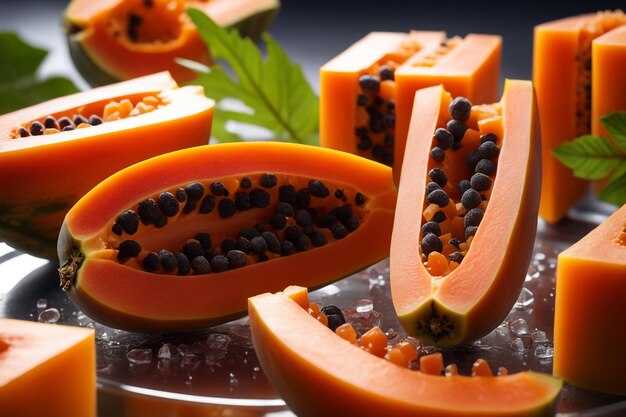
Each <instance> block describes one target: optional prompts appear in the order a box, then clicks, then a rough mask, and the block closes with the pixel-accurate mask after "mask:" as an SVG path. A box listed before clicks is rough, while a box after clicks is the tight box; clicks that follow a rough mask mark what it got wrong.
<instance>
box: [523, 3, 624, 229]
mask: <svg viewBox="0 0 626 417" xmlns="http://www.w3.org/2000/svg"><path fill="white" fill-rule="evenodd" d="M624 24H626V16H625V15H624V13H623V12H622V11H620V10H616V11H606V12H598V13H593V14H585V15H580V16H574V17H569V18H565V19H560V20H555V21H553V22H548V23H543V24H540V25H538V26H536V27H535V31H534V46H533V81H534V83H535V86H536V89H537V102H538V106H539V113H540V117H541V136H542V154H543V161H542V165H543V166H542V171H543V180H542V193H541V204H540V208H539V214H540V216H541V217H542V218H543V219H544V220H545V221H547V222H549V223H556V222H557V221H559V220H560V219H562V218H563V217H564V216H565V215H566V214H567V211H568V210H569V209H570V207H571V206H572V205H573V204H575V203H576V202H577V201H578V200H579V199H580V198H581V197H583V196H584V195H585V194H586V193H587V191H588V188H589V182H588V181H585V180H582V179H580V178H576V177H575V176H574V175H573V173H572V172H571V170H570V169H569V168H567V167H566V166H564V165H562V164H561V163H560V162H559V161H558V160H557V159H556V158H555V157H554V156H553V155H552V150H553V149H554V148H555V147H557V146H558V145H560V144H561V143H563V142H567V141H571V140H573V139H574V138H576V137H577V136H581V135H585V134H589V133H591V134H594V135H597V134H600V135H603V136H605V137H607V136H606V131H605V130H604V129H603V128H602V126H601V124H600V121H599V118H600V117H601V116H604V115H606V114H608V113H610V112H612V111H616V110H623V109H624V108H625V107H624V106H626V99H624V97H623V94H621V91H622V89H620V88H619V86H620V85H623V83H624V81H623V77H622V76H621V74H622V73H619V72H614V71H619V68H620V67H621V68H623V57H624V55H623V53H624V52H623V51H622V53H621V54H622V55H620V54H619V53H618V54H615V52H614V51H615V49H614V46H607V45H603V44H604V42H605V40H604V39H606V40H607V41H608V43H609V44H614V43H615V42H616V41H617V43H618V44H620V43H621V45H622V47H621V48H622V49H623V45H624V36H623V35H621V36H620V35H615V37H614V38H613V37H612V35H611V33H612V32H613V31H615V30H617V31H618V32H619V31H621V29H619V27H621V26H623V25H624ZM604 36H607V38H604ZM596 43H598V45H597V46H596ZM594 50H595V51H596V52H595V55H596V56H598V60H597V61H596V60H595V58H594V52H593V51H594ZM609 51H610V52H609ZM616 74H618V75H617V76H616ZM607 138H608V137H607Z"/></svg>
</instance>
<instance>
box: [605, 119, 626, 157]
mask: <svg viewBox="0 0 626 417" xmlns="http://www.w3.org/2000/svg"><path fill="white" fill-rule="evenodd" d="M600 122H601V123H602V125H603V126H604V128H605V129H606V131H607V132H609V135H611V137H612V138H613V140H614V141H615V143H617V144H618V145H619V146H620V148H622V151H624V152H626V112H614V113H610V114H607V115H605V116H602V117H600Z"/></svg>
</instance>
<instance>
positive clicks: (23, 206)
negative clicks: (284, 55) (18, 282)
mask: <svg viewBox="0 0 626 417" xmlns="http://www.w3.org/2000/svg"><path fill="white" fill-rule="evenodd" d="M213 106H214V102H213V100H210V99H208V98H206V97H205V96H204V94H203V91H202V88H198V87H194V86H189V87H182V88H177V86H176V83H175V82H174V80H173V79H172V77H171V76H170V75H169V74H167V73H159V74H155V75H151V76H148V77H142V78H138V79H135V80H132V81H127V82H124V83H119V84H115V85H111V86H107V87H102V88H99V89H94V90H91V91H85V92H81V93H77V94H74V95H70V96H66V97H61V98H58V99H54V100H50V101H48V102H45V103H42V104H38V105H35V106H32V107H29V108H26V109H23V110H19V111H16V112H13V113H9V114H6V115H3V116H1V117H0V132H2V133H0V177H1V178H2V181H0V236H2V239H3V240H4V241H6V242H7V243H8V244H10V245H11V246H14V247H15V248H16V249H21V250H24V251H26V252H29V253H31V254H33V255H37V256H42V257H46V258H49V259H56V242H57V238H58V234H59V229H60V228H61V223H63V217H64V216H65V214H66V213H67V211H68V210H69V209H70V207H72V205H73V204H74V203H76V201H78V199H79V198H80V197H82V196H83V195H84V194H85V193H86V192H87V191H89V190H90V189H91V188H92V187H93V186H95V185H96V184H98V182H100V181H102V180H103V179H104V178H106V177H107V176H109V175H111V174H112V173H114V172H116V171H118V170H120V169H122V168H124V167H126V166H128V165H131V164H133V163H135V162H138V161H141V160H143V159H147V158H149V157H152V156H155V155H158V154H161V153H166V152H170V151H174V150H177V149H181V148H187V147H192V146H198V145H204V144H206V143H207V142H208V140H209V137H210V132H211V120H212V117H213Z"/></svg>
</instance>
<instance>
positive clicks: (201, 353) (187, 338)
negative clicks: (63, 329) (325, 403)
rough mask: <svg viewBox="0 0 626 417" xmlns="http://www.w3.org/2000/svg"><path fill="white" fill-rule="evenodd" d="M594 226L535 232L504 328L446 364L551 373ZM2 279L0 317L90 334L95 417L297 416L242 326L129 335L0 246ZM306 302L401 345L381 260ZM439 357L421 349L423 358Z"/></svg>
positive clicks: (567, 409)
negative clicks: (576, 264)
mask: <svg viewBox="0 0 626 417" xmlns="http://www.w3.org/2000/svg"><path fill="white" fill-rule="evenodd" d="M594 226H595V225H594V224H593V223H587V222H582V221H565V222H563V223H561V224H559V226H558V227H548V226H546V225H544V224H541V225H540V231H539V233H538V236H537V241H536V244H535V252H534V255H533V259H532V262H531V265H530V267H529V270H528V274H527V276H526V284H525V286H524V290H523V292H522V294H521V295H520V298H519V300H518V302H517V304H516V305H515V307H514V308H513V309H512V311H511V313H510V314H509V316H508V317H507V319H506V321H505V322H503V323H502V324H501V325H500V326H499V327H498V328H497V329H495V330H494V331H493V332H492V333H490V334H489V335H487V336H485V337H484V338H482V339H481V340H479V341H477V342H475V343H472V344H470V345H466V346H462V347H459V348H456V349H446V350H443V351H442V352H443V355H444V360H445V362H446V363H451V362H454V363H456V364H457V365H458V367H459V371H460V373H465V374H469V373H470V369H471V365H472V363H473V362H474V360H476V359H477V358H479V357H481V358H484V359H486V360H487V361H488V362H489V364H490V365H491V366H492V368H493V369H497V368H498V367H500V366H505V367H506V368H508V370H509V372H510V373H513V372H519V371H522V370H526V369H531V370H535V371H540V372H551V370H552V352H553V350H552V330H553V328H552V321H553V317H554V288H555V270H556V258H557V255H558V253H559V252H560V251H561V250H563V249H564V248H565V247H567V246H569V245H570V244H571V242H573V241H575V240H577V239H578V238H580V237H582V236H583V235H584V234H586V233H587V232H588V231H589V230H591V229H592V228H593V227H594ZM42 265H43V266H42ZM2 272H5V273H2ZM20 272H21V273H20ZM0 276H2V280H3V282H2V284H1V285H2V286H0V294H2V292H4V293H5V294H4V296H2V295H0V316H6V317H13V318H20V319H26V320H41V321H51V322H58V323H62V324H69V325H76V326H88V327H93V328H94V329H95V331H96V337H97V374H98V383H99V416H100V417H107V416H139V415H150V416H157V417H158V416H179V415H180V416H182V415H185V416H195V415H198V416H200V415H201V416H227V415H237V416H262V415H265V416H276V417H278V416H281V417H282V416H284V417H287V416H293V414H291V413H290V412H289V411H284V410H286V408H285V405H284V403H283V401H282V400H281V399H280V397H278V395H277V394H276V393H275V392H274V390H273V389H272V387H271V386H270V384H269V383H268V381H267V379H266V378H265V376H264V374H263V372H262V370H261V369H260V367H259V363H258V359H257V358H256V355H255V353H254V348H253V346H252V342H251V340H250V331H249V327H248V325H247V319H241V320H238V321H235V322H232V323H228V324H225V325H222V326H217V327H214V328H211V329H207V330H203V331H197V332H193V333H181V334H173V335H160V334H139V333H129V332H125V331H120V330H115V329H111V328H108V327H104V326H101V325H99V324H97V323H94V322H93V321H92V320H90V319H89V318H88V317H87V316H85V315H84V314H83V313H82V312H80V311H78V310H77V309H76V307H75V306H74V305H73V304H72V303H71V302H70V301H69V299H68V297H67V296H66V295H65V294H64V293H63V292H62V291H61V290H60V289H59V288H58V278H57V273H56V269H55V268H54V267H53V266H51V265H50V264H46V263H45V261H41V260H38V259H37V258H33V257H30V256H28V255H22V254H19V253H18V252H14V251H12V250H11V249H10V248H9V247H8V246H6V245H0ZM311 299H312V301H316V302H318V303H320V304H321V305H327V304H334V305H337V306H339V307H342V308H346V307H353V306H355V305H356V304H357V302H358V301H359V300H370V301H371V304H370V303H368V302H366V301H361V302H360V303H359V306H360V307H359V309H358V310H359V311H358V312H355V311H354V309H353V310H352V314H351V317H352V320H355V321H360V322H361V323H360V324H361V325H364V324H371V323H378V322H379V321H380V322H382V328H383V329H384V330H385V331H386V332H387V334H388V336H389V338H390V339H392V340H393V341H399V340H402V339H404V338H405V337H406V336H405V334H404V332H403V331H402V330H401V327H400V325H399V323H398V321H397V319H396V317H395V314H394V311H393V306H392V303H391V298H390V294H389V261H388V260H387V259H386V260H383V261H381V262H379V263H378V264H376V265H373V266H371V267H369V268H367V269H365V270H363V271H361V272H360V273H357V274H355V275H353V276H351V277H349V278H347V279H344V280H341V281H339V282H337V283H335V284H332V285H328V286H326V287H324V288H322V289H320V290H318V291H315V292H313V293H312V294H311ZM378 313H381V314H378ZM381 315H382V317H381ZM355 324H356V323H355ZM599 343H600V342H599ZM438 350H440V349H437V348H434V347H429V346H422V347H421V348H420V353H422V354H425V353H430V352H433V351H438ZM621 400H623V398H622V397H616V396H611V395H604V394H598V393H593V392H589V391H584V390H580V389H577V388H574V387H571V386H566V387H565V389H564V390H563V393H562V394H561V400H560V403H559V406H558V411H559V415H562V416H581V415H583V414H582V413H581V412H582V411H585V414H584V415H589V414H587V413H588V412H590V411H591V409H594V414H593V415H598V416H600V415H603V416H608V415H620V413H624V412H625V411H624V410H626V405H625V404H622V403H621V402H620V401H621ZM622 407H625V408H622ZM281 410H283V411H281ZM596 413H598V414H596Z"/></svg>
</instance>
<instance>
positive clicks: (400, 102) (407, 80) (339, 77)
mask: <svg viewBox="0 0 626 417" xmlns="http://www.w3.org/2000/svg"><path fill="white" fill-rule="evenodd" d="M500 47H501V39H500V37H498V36H487V35H474V34H470V35H467V36H466V37H465V38H460V37H458V36H457V37H453V38H449V39H448V38H446V35H445V33H444V32H420V31H412V32H410V33H408V34H406V33H385V32H374V33H370V34H369V35H367V36H366V37H365V38H363V39H361V40H360V41H358V42H357V43H355V44H354V45H352V46H351V47H350V48H349V49H347V50H346V51H345V52H343V53H342V54H340V55H339V56H337V57H336V58H334V59H333V60H331V61H330V62H328V63H327V64H326V65H324V66H323V67H322V69H321V72H320V82H321V84H320V103H321V104H320V105H321V112H320V142H321V144H322V146H327V147H331V148H335V149H339V150H343V151H346V152H352V153H356V154H358V155H361V156H364V157H367V158H371V159H374V160H377V161H379V162H383V163H385V164H387V165H390V166H394V167H397V168H398V172H399V165H400V164H401V163H402V155H403V147H404V142H405V136H406V134H407V132H408V125H409V120H410V114H411V107H412V104H413V95H414V93H415V91H417V90H418V89H420V88H423V87H427V86H431V85H436V84H438V83H444V84H445V85H446V87H447V88H449V89H450V90H451V92H452V93H453V94H455V95H463V96H466V97H468V98H469V99H470V100H475V101H477V102H488V101H495V100H496V97H497V91H498V73H499V56H500ZM394 161H395V162H394ZM394 176H395V178H396V182H397V179H398V178H399V174H397V175H396V174H394Z"/></svg>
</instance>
